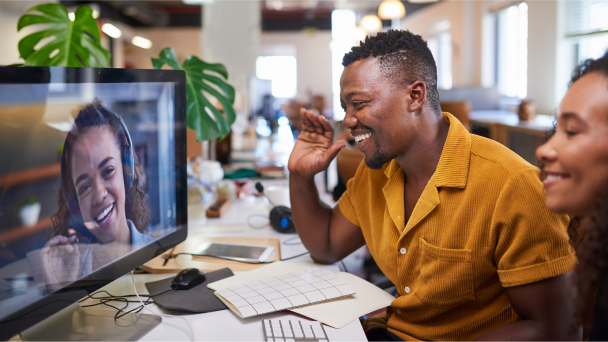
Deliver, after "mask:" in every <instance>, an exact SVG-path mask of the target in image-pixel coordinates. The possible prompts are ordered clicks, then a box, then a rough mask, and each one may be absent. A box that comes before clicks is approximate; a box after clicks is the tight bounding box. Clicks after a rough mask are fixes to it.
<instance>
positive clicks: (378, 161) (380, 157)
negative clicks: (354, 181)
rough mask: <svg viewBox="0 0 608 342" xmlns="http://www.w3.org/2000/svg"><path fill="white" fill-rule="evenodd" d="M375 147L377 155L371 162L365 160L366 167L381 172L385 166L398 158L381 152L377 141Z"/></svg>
mask: <svg viewBox="0 0 608 342" xmlns="http://www.w3.org/2000/svg"><path fill="white" fill-rule="evenodd" d="M374 145H375V146H376V153H375V154H374V155H373V156H372V157H371V159H370V160H369V161H368V160H367V159H365V165H367V167H369V168H370V169H374V170H380V169H381V168H382V166H384V164H386V163H388V162H390V161H391V160H393V159H395V157H396V156H391V155H389V154H388V153H386V152H383V151H381V150H380V146H379V145H378V142H377V141H374Z"/></svg>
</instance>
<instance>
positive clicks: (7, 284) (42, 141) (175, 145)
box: [0, 67, 187, 340]
mask: <svg viewBox="0 0 608 342" xmlns="http://www.w3.org/2000/svg"><path fill="white" fill-rule="evenodd" d="M185 81H186V80H185V73H184V72H182V71H175V70H132V69H92V68H64V67H0V340H5V339H8V338H10V337H11V336H14V335H15V334H17V333H20V332H22V331H24V330H25V329H27V328H29V327H31V326H33V325H35V324H37V323H39V322H41V321H43V320H44V319H46V318H47V317H49V316H51V315H53V314H55V313H57V312H59V311H61V310H62V309H64V308H66V307H68V306H70V305H73V304H74V303H75V302H76V301H78V300H80V299H82V298H83V297H85V296H86V295H87V294H90V293H92V292H94V291H96V290H98V289H99V288H100V287H102V286H104V285H106V284H108V283H110V282H112V281H113V280H115V279H117V278H119V277H121V276H123V275H125V274H127V273H128V272H129V271H131V270H133V269H135V268H137V267H138V266H141V265H142V264H144V263H146V262H147V261H149V260H151V259H152V258H154V257H157V256H158V255H159V254H161V253H162V252H164V251H166V250H167V249H169V248H171V247H173V246H175V245H176V244H178V243H180V242H182V241H183V240H184V239H185V238H186V235H187V198H186V197H187V182H186V90H185Z"/></svg>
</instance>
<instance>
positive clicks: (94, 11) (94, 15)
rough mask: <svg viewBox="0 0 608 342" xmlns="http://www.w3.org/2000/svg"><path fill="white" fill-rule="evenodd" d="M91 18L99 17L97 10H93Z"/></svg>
mask: <svg viewBox="0 0 608 342" xmlns="http://www.w3.org/2000/svg"><path fill="white" fill-rule="evenodd" d="M93 18H94V19H97V18H99V11H98V10H93Z"/></svg>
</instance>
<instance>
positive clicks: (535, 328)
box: [475, 273, 582, 341]
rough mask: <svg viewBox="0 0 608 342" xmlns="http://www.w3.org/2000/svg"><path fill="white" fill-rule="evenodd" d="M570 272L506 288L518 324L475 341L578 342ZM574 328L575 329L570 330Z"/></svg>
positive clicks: (578, 333)
mask: <svg viewBox="0 0 608 342" xmlns="http://www.w3.org/2000/svg"><path fill="white" fill-rule="evenodd" d="M571 277H572V273H567V274H562V275H559V276H557V277H553V278H549V279H545V280H541V281H538V282H535V283H531V284H526V285H521V286H513V287H506V288H505V292H506V293H507V296H508V297H509V302H511V306H512V307H513V310H515V313H517V315H518V316H519V317H521V320H520V321H517V322H513V323H509V324H505V325H502V326H500V327H498V328H496V329H494V330H491V331H488V332H487V333H485V334H483V335H481V336H479V337H478V338H476V339H475V340H476V341H558V340H565V341H580V340H581V339H582V327H580V326H573V325H572V324H573V321H574V312H575V300H574V298H575V291H574V289H573V286H572V284H573V283H572V281H571ZM573 327H574V328H573Z"/></svg>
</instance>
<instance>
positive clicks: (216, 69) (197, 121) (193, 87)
mask: <svg viewBox="0 0 608 342" xmlns="http://www.w3.org/2000/svg"><path fill="white" fill-rule="evenodd" d="M165 64H166V65H168V66H169V67H171V68H173V69H175V70H183V71H185V72H186V92H187V96H188V102H187V118H188V119H187V120H188V128H190V129H193V130H195V131H196V139H197V140H198V141H205V140H211V139H215V138H220V139H221V138H224V137H226V136H227V135H228V134H229V133H230V126H231V125H232V124H233V123H234V120H235V119H236V113H235V111H234V107H233V106H232V105H233V104H234V88H233V87H232V86H231V85H229V84H228V83H226V81H224V79H228V71H227V70H226V67H225V66H224V65H222V64H220V63H206V62H203V61H202V60H200V59H199V58H198V57H196V56H188V57H187V58H186V60H185V61H184V62H183V63H182V64H181V65H180V63H179V61H178V60H177V56H176V55H175V50H173V48H164V49H163V50H162V51H161V52H160V54H159V56H158V58H152V65H153V66H154V68H155V69H160V68H162V66H163V65H165ZM218 76H221V77H223V78H224V79H222V78H220V77H218ZM205 93H206V94H208V95H211V96H212V97H214V98H216V99H217V100H218V101H219V102H220V104H221V105H222V107H223V109H224V110H223V112H222V111H220V110H219V109H217V108H216V107H215V106H214V105H213V104H212V103H211V101H209V99H208V98H207V97H206V96H205ZM210 113H211V114H212V115H213V117H212V116H211V115H210Z"/></svg>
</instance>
